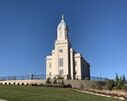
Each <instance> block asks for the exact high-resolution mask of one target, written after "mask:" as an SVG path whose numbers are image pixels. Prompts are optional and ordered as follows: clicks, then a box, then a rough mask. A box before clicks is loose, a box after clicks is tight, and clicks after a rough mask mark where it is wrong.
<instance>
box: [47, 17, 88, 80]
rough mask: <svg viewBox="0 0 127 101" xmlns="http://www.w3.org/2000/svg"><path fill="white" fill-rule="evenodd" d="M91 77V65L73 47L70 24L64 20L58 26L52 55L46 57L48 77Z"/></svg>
mask: <svg viewBox="0 0 127 101" xmlns="http://www.w3.org/2000/svg"><path fill="white" fill-rule="evenodd" d="M48 77H50V78H54V77H56V78H60V79H72V80H74V79H88V80H89V79H90V65H89V63H87V62H86V60H85V59H84V58H83V57H82V56H81V54H80V53H77V52H75V51H74V49H73V48H72V46H71V44H70V42H69V39H68V26H67V25H66V23H65V21H64V16H63V15H62V20H61V22H60V23H59V25H58V27H57V40H56V41H55V47H54V49H53V50H52V53H51V55H49V56H47V57H46V78H48Z"/></svg>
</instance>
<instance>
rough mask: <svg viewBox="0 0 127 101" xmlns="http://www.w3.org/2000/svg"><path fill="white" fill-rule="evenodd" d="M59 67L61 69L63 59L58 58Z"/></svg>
mask: <svg viewBox="0 0 127 101" xmlns="http://www.w3.org/2000/svg"><path fill="white" fill-rule="evenodd" d="M59 67H63V58H59Z"/></svg>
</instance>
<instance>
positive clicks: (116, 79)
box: [115, 74, 119, 86]
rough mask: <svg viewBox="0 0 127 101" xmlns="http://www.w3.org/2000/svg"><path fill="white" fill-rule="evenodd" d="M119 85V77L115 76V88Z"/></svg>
mask: <svg viewBox="0 0 127 101" xmlns="http://www.w3.org/2000/svg"><path fill="white" fill-rule="evenodd" d="M118 83H119V76H118V74H116V78H115V86H117V85H118Z"/></svg>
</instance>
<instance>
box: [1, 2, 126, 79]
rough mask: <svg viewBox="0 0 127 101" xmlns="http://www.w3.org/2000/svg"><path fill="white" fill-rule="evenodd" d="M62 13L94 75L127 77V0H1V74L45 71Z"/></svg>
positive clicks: (73, 40)
mask: <svg viewBox="0 0 127 101" xmlns="http://www.w3.org/2000/svg"><path fill="white" fill-rule="evenodd" d="M61 14H64V17H65V22H66V23H67V25H68V26H69V33H68V36H69V40H70V42H71V45H72V47H73V48H74V49H75V50H76V51H77V52H79V53H81V54H82V56H83V57H84V58H85V59H86V60H87V61H88V62H89V63H90V65H91V75H92V76H99V77H100V76H101V77H108V78H114V77H115V75H116V73H117V74H118V75H123V74H124V75H125V76H126V77H127V1H126V0H0V76H14V75H28V74H29V71H30V70H31V73H32V74H36V75H42V74H45V70H46V68H45V67H46V65H45V58H46V56H47V55H50V53H51V51H52V49H53V48H54V42H55V40H56V35H57V33H56V28H57V26H58V24H59V22H60V21H61Z"/></svg>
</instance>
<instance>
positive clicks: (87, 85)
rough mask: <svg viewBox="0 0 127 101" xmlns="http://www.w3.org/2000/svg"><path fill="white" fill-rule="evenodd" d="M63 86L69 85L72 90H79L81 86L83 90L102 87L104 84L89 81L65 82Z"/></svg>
mask: <svg viewBox="0 0 127 101" xmlns="http://www.w3.org/2000/svg"><path fill="white" fill-rule="evenodd" d="M64 83H65V84H71V86H72V88H80V87H81V85H82V86H83V87H84V88H91V87H93V86H96V85H98V84H100V85H104V84H105V83H104V82H97V81H91V80H65V81H64Z"/></svg>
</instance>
